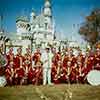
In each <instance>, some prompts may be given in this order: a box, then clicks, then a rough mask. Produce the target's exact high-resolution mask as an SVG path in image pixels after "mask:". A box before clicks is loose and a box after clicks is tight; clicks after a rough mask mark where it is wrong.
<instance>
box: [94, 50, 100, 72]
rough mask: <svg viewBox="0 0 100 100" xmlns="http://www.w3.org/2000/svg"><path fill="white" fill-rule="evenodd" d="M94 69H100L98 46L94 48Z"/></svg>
mask: <svg viewBox="0 0 100 100" xmlns="http://www.w3.org/2000/svg"><path fill="white" fill-rule="evenodd" d="M94 69H97V70H100V48H97V49H96V54H95V65H94Z"/></svg>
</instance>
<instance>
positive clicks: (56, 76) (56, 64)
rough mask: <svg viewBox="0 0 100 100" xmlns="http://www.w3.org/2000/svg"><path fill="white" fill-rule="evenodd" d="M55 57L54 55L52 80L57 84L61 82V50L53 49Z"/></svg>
mask: <svg viewBox="0 0 100 100" xmlns="http://www.w3.org/2000/svg"><path fill="white" fill-rule="evenodd" d="M52 53H53V57H52V81H53V82H54V83H55V84H58V83H60V75H61V73H60V70H61V60H62V59H61V54H60V52H56V48H53V49H52Z"/></svg>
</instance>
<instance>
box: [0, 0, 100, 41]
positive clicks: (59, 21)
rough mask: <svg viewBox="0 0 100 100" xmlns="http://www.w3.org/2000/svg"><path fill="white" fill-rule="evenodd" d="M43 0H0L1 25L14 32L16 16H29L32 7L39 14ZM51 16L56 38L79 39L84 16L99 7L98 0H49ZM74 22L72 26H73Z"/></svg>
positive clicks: (99, 0) (99, 2)
mask: <svg viewBox="0 0 100 100" xmlns="http://www.w3.org/2000/svg"><path fill="white" fill-rule="evenodd" d="M44 1H45V0H0V15H2V14H3V16H4V18H3V27H4V29H5V30H6V31H7V32H9V33H14V34H15V33H16V17H17V16H21V15H26V16H28V17H30V13H31V11H32V8H33V9H34V10H35V12H36V14H37V15H38V14H40V12H41V9H42V8H43V7H44ZM50 1H51V4H52V16H53V19H54V21H55V26H56V32H57V33H56V35H57V37H58V38H60V37H61V38H72V39H74V40H79V39H81V37H80V35H79V34H78V30H79V27H80V25H81V23H83V22H84V21H85V16H87V15H89V14H90V13H91V11H92V10H93V9H94V8H98V7H100V0H50ZM73 24H74V27H73Z"/></svg>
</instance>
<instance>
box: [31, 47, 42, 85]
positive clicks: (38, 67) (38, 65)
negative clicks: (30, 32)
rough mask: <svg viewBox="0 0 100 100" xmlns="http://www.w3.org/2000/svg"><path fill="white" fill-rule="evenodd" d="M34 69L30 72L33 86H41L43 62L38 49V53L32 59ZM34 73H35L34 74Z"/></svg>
mask: <svg viewBox="0 0 100 100" xmlns="http://www.w3.org/2000/svg"><path fill="white" fill-rule="evenodd" d="M32 60H33V61H32V62H33V64H32V68H31V70H30V72H29V78H30V79H31V80H30V81H32V84H35V85H39V84H41V83H42V62H41V52H40V48H37V49H36V52H35V53H34V54H33V57H32ZM32 72H34V73H35V74H34V73H33V74H32Z"/></svg>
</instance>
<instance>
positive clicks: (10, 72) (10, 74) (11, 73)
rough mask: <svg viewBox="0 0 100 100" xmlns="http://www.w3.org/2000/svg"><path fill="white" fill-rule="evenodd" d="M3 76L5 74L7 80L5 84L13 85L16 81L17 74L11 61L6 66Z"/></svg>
mask: <svg viewBox="0 0 100 100" xmlns="http://www.w3.org/2000/svg"><path fill="white" fill-rule="evenodd" d="M5 76H6V80H7V85H10V86H11V85H14V84H15V83H16V81H15V78H16V77H17V74H16V72H15V68H14V63H13V62H10V63H9V65H8V67H7V68H6V71H5Z"/></svg>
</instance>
